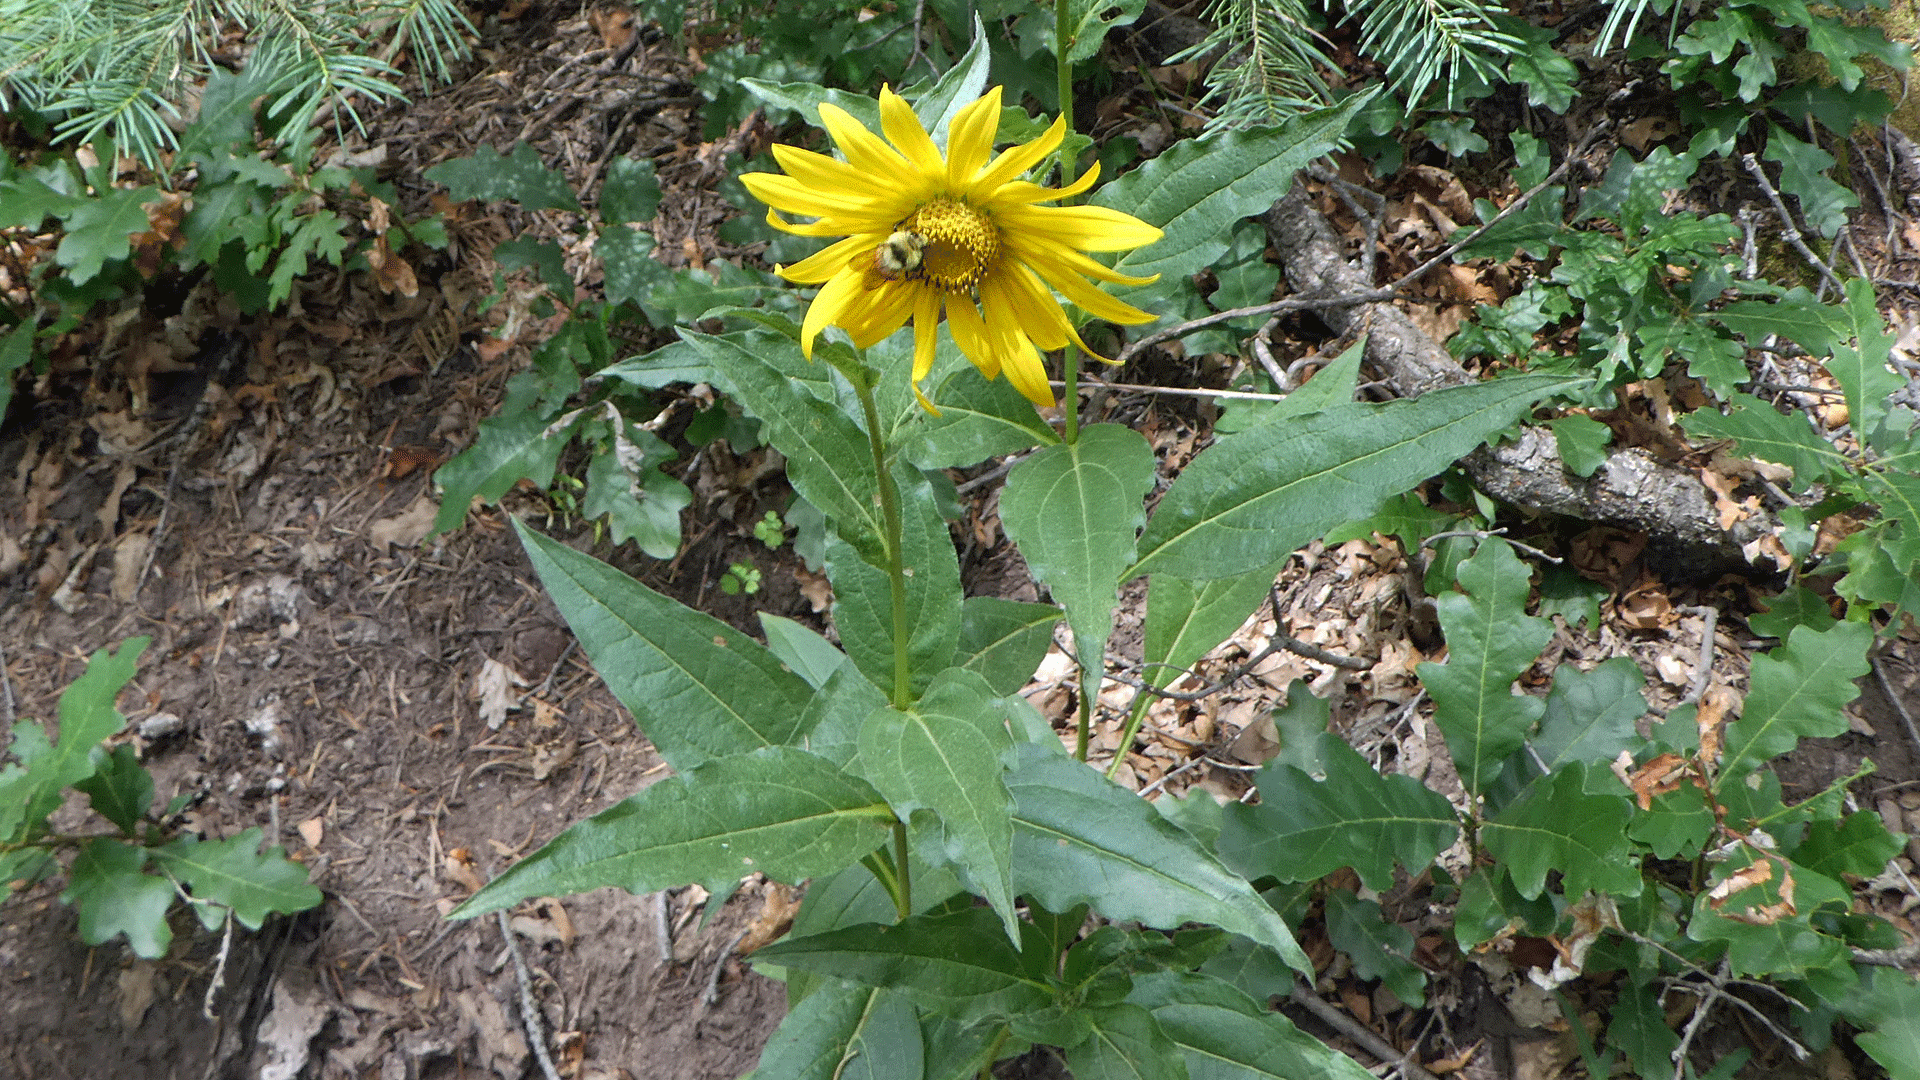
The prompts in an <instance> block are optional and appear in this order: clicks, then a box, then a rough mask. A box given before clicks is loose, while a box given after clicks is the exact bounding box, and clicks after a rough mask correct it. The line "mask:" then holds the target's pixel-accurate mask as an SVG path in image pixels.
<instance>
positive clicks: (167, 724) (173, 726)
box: [135, 712, 187, 741]
mask: <svg viewBox="0 0 1920 1080" xmlns="http://www.w3.org/2000/svg"><path fill="white" fill-rule="evenodd" d="M186 726H187V722H186V721H185V720H182V719H180V718H179V717H178V716H175V715H174V714H172V713H170V712H157V713H154V714H153V715H152V716H149V717H147V718H146V719H145V720H142V721H140V726H139V727H138V728H136V729H135V730H137V731H138V732H139V733H140V737H141V738H143V739H146V740H148V741H153V740H156V739H164V738H166V737H167V736H169V735H173V734H176V733H178V732H179V731H181V730H182V729H184V728H185V727H186Z"/></svg>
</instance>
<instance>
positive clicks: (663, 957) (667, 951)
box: [651, 889, 673, 964]
mask: <svg viewBox="0 0 1920 1080" xmlns="http://www.w3.org/2000/svg"><path fill="white" fill-rule="evenodd" d="M651 906H652V908H653V940H654V944H656V945H658V946H659V947H660V962H661V963H663V964H672V963H673V927H672V926H670V925H668V922H667V890H665V889H661V890H660V891H659V892H656V893H654V894H653V903H652V905H651Z"/></svg>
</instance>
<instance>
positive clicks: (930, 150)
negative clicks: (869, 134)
mask: <svg viewBox="0 0 1920 1080" xmlns="http://www.w3.org/2000/svg"><path fill="white" fill-rule="evenodd" d="M880 129H881V130H882V131H885V132H886V133H887V141H888V142H890V143H892V144H893V145H894V146H895V147H896V148H898V149H899V151H900V152H901V153H902V154H904V155H906V158H907V161H908V162H909V163H910V164H911V166H912V167H913V168H914V169H916V170H918V171H919V172H920V174H921V175H922V176H928V177H945V176H946V174H947V165H946V162H944V161H941V160H940V150H939V148H938V147H936V146H934V145H933V140H932V139H931V138H929V137H928V136H927V129H926V128H923V127H921V126H920V118H919V117H917V116H915V115H913V107H912V106H910V105H908V104H907V102H906V99H905V98H903V97H901V96H900V95H899V94H896V93H894V92H893V91H892V90H889V89H887V88H885V87H882V88H881V90H880Z"/></svg>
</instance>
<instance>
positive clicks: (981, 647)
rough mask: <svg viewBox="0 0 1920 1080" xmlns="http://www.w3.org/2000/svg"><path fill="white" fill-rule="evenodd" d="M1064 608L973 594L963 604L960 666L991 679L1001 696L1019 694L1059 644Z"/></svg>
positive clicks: (957, 654)
mask: <svg viewBox="0 0 1920 1080" xmlns="http://www.w3.org/2000/svg"><path fill="white" fill-rule="evenodd" d="M1059 621H1060V609H1059V608H1057V607H1054V606H1053V605H1052V604H1023V603H1021V602H1019V601H1017V600H1001V599H999V598H997V597H992V596H969V597H967V599H966V602H965V603H963V604H962V605H961V606H960V645H959V647H958V648H957V649H956V650H955V654H954V663H955V664H957V665H958V666H960V667H963V668H966V669H967V670H968V671H972V672H975V673H977V674H979V675H980V677H981V678H983V679H985V680H987V685H988V686H991V687H993V692H994V693H996V694H1015V693H1019V691H1020V688H1021V687H1023V686H1025V685H1027V680H1028V679H1031V678H1033V673H1034V671H1035V670H1036V669H1038V668H1039V666H1040V661H1041V660H1044V659H1045V658H1046V655H1047V646H1048V645H1049V644H1051V643H1052V641H1053V624H1054V623H1057V622H1059Z"/></svg>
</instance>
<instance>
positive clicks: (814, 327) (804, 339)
mask: <svg viewBox="0 0 1920 1080" xmlns="http://www.w3.org/2000/svg"><path fill="white" fill-rule="evenodd" d="M859 291H860V275H858V274H855V273H852V272H843V273H841V274H838V275H836V276H835V277H834V278H833V279H832V280H831V281H828V282H827V283H826V284H825V285H824V286H822V287H821V289H820V292H819V294H818V295H816V296H815V297H814V298H813V303H811V304H808V305H807V317H806V319H804V320H803V321H802V322H801V324H800V352H801V353H802V354H803V355H805V356H806V358H807V359H809V360H811V359H813V339H815V338H817V337H819V336H820V331H822V330H825V329H826V328H827V327H829V326H834V325H837V324H838V323H839V322H840V313H841V310H842V309H844V308H845V307H846V306H847V305H848V304H849V303H851V302H853V300H854V299H855V298H856V294H857V293H858V292H859Z"/></svg>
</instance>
